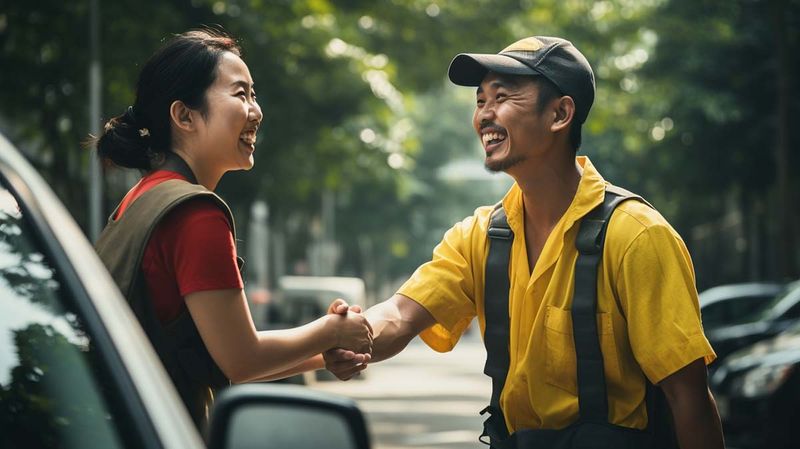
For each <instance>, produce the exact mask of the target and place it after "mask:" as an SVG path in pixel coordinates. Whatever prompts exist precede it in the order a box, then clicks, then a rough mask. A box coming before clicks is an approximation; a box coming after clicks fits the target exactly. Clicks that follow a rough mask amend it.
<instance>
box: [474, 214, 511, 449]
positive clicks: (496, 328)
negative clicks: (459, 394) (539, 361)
mask: <svg viewBox="0 0 800 449" xmlns="http://www.w3.org/2000/svg"><path fill="white" fill-rule="evenodd" d="M488 234H489V239H490V240H489V242H490V243H489V256H488V258H487V259H486V279H485V286H484V296H483V303H484V307H483V309H484V315H485V317H486V330H485V332H484V336H483V343H484V345H485V346H486V365H485V366H484V368H483V372H484V373H485V374H486V375H487V376H489V377H491V378H492V399H491V401H490V402H489V405H488V406H487V407H486V408H484V409H483V410H482V411H481V414H482V415H483V414H485V413H486V412H487V411H488V412H489V417H488V418H487V419H486V422H485V423H484V426H483V435H481V437H484V436H488V437H489V438H490V439H491V440H492V441H498V440H504V439H505V438H507V437H508V430H507V428H506V421H505V417H504V415H503V410H502V409H501V408H500V393H501V392H502V391H503V386H504V385H505V383H506V376H507V375H508V365H509V353H508V332H509V327H510V326H509V324H510V323H509V319H508V291H509V288H510V284H509V280H508V265H509V263H508V262H509V257H510V256H511V244H512V243H513V242H514V233H513V232H511V228H510V227H509V226H508V220H506V212H505V210H503V206H502V203H499V204H498V205H497V206H495V210H494V212H493V213H492V218H491V222H490V224H489V232H488ZM487 304H491V307H486V305H487ZM487 444H488V443H487Z"/></svg>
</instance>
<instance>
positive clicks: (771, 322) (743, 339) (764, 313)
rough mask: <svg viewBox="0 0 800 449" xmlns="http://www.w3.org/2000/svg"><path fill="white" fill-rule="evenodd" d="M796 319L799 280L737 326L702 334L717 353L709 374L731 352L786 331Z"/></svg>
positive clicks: (799, 302)
mask: <svg viewBox="0 0 800 449" xmlns="http://www.w3.org/2000/svg"><path fill="white" fill-rule="evenodd" d="M798 319H800V281H795V282H793V283H790V284H789V285H788V286H787V287H786V288H785V289H784V291H783V292H782V293H781V294H779V295H778V296H776V297H775V298H774V299H772V300H771V301H769V302H768V303H767V304H766V305H765V306H764V307H763V308H762V309H760V310H758V311H756V312H755V313H754V314H753V315H751V316H749V317H745V318H743V320H742V323H741V324H734V325H731V326H724V327H720V328H717V329H715V330H712V331H709V332H706V337H707V338H708V341H709V342H710V343H711V346H712V347H713V348H714V351H715V352H716V353H717V362H715V363H714V364H712V365H711V370H712V371H713V370H714V369H716V367H718V366H719V365H720V363H721V362H722V361H723V360H724V359H725V358H726V357H727V356H728V355H729V354H731V353H733V352H734V351H737V350H739V349H742V348H744V347H746V346H750V345H752V344H754V343H756V342H759V341H761V340H765V339H767V338H771V337H773V336H775V335H777V334H779V333H780V332H782V331H784V330H786V329H787V328H788V327H790V326H791V325H792V324H794V323H795V322H796V321H798Z"/></svg>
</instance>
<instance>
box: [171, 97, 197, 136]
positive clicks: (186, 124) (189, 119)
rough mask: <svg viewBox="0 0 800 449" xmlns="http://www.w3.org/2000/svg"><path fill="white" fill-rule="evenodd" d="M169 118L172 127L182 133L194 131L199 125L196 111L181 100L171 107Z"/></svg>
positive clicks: (173, 103) (174, 102)
mask: <svg viewBox="0 0 800 449" xmlns="http://www.w3.org/2000/svg"><path fill="white" fill-rule="evenodd" d="M169 118H170V121H171V122H172V126H174V127H176V128H177V129H179V130H181V131H186V132H191V131H194V129H195V125H196V124H197V123H196V111H195V110H194V109H192V108H190V107H189V106H186V103H184V102H182V101H180V100H175V101H173V102H172V104H171V105H169Z"/></svg>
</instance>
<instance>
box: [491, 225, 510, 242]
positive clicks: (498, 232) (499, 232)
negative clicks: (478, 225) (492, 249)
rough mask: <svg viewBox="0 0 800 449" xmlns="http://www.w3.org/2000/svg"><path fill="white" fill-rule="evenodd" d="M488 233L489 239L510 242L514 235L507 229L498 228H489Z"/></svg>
mask: <svg viewBox="0 0 800 449" xmlns="http://www.w3.org/2000/svg"><path fill="white" fill-rule="evenodd" d="M488 233H489V237H490V238H497V239H503V240H511V239H512V238H514V233H513V232H511V229H509V228H498V227H494V226H492V227H490V228H489V231H488Z"/></svg>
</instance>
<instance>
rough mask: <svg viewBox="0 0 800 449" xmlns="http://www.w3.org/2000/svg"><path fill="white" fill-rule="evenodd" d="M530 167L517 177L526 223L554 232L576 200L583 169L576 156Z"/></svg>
mask: <svg viewBox="0 0 800 449" xmlns="http://www.w3.org/2000/svg"><path fill="white" fill-rule="evenodd" d="M532 162H533V161H532ZM530 165H531V166H532V167H530V168H529V169H527V170H525V172H524V173H522V174H520V175H518V176H514V179H515V180H516V181H517V185H519V187H520V189H521V190H522V202H523V206H524V210H525V222H526V223H528V224H529V225H532V226H533V227H534V228H536V229H552V228H553V226H555V224H556V223H558V221H559V220H560V219H561V217H562V216H563V215H564V213H565V212H566V211H567V209H568V208H569V205H570V204H571V203H572V200H573V199H574V198H575V194H576V193H577V191H578V184H580V181H581V175H582V169H581V167H580V166H579V165H578V163H577V162H576V161H575V158H574V157H569V158H562V159H561V160H558V161H552V160H551V161H541V163H538V164H530Z"/></svg>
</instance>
